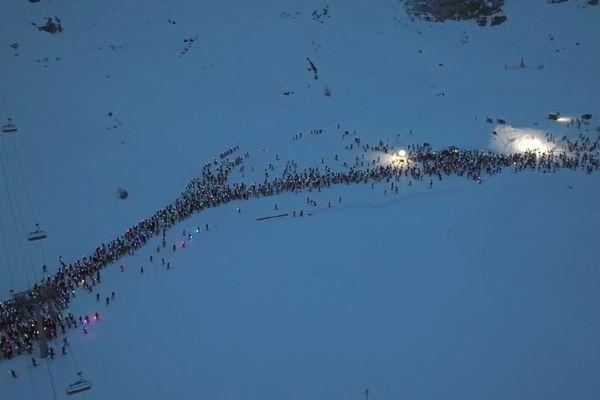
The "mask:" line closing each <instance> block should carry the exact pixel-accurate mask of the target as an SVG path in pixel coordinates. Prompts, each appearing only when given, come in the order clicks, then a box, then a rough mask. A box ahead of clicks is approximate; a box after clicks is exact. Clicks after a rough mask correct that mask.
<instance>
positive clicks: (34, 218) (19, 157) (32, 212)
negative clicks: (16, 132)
mask: <svg viewBox="0 0 600 400" xmlns="http://www.w3.org/2000/svg"><path fill="white" fill-rule="evenodd" d="M12 139H13V147H14V148H15V154H16V155H17V163H18V164H19V170H20V172H21V179H22V180H23V186H24V187H25V195H26V196H27V203H28V204H29V210H30V211H31V216H32V217H33V222H34V223H37V222H38V220H37V218H36V216H35V212H34V211H33V205H32V203H31V196H30V195H29V186H28V185H27V180H26V179H25V174H24V173H23V164H22V163H21V156H20V154H19V148H18V147H17V140H16V139H15V137H14V136H13V137H12Z"/></svg>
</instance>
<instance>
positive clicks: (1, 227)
mask: <svg viewBox="0 0 600 400" xmlns="http://www.w3.org/2000/svg"><path fill="white" fill-rule="evenodd" d="M0 236H2V244H3V245H4V257H5V258H6V265H7V267H8V277H9V278H10V290H11V293H12V292H14V291H15V280H14V278H13V272H12V267H11V266H10V257H9V256H8V246H7V245H6V235H5V234H4V224H2V219H1V218H0Z"/></svg>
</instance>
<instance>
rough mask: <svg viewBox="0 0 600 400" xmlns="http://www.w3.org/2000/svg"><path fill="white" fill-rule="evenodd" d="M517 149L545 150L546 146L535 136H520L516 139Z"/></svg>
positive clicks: (523, 150)
mask: <svg viewBox="0 0 600 400" xmlns="http://www.w3.org/2000/svg"><path fill="white" fill-rule="evenodd" d="M515 144H516V148H517V151H520V152H525V151H546V150H547V146H546V145H545V144H544V143H543V142H542V141H541V140H540V139H538V138H536V137H535V136H522V137H520V138H518V139H517V140H516V143H515Z"/></svg>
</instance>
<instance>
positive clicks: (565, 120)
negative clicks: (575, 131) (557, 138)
mask: <svg viewBox="0 0 600 400" xmlns="http://www.w3.org/2000/svg"><path fill="white" fill-rule="evenodd" d="M571 119H572V118H569V117H558V119H557V120H556V122H562V123H566V122H571Z"/></svg>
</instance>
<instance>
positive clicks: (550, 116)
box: [548, 112, 560, 121]
mask: <svg viewBox="0 0 600 400" xmlns="http://www.w3.org/2000/svg"><path fill="white" fill-rule="evenodd" d="M559 116H560V113H559V112H555V113H551V114H548V119H551V120H552V121H558V117H559Z"/></svg>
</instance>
